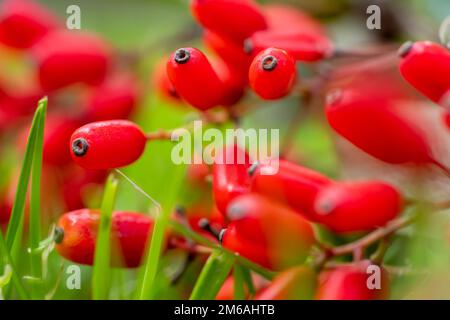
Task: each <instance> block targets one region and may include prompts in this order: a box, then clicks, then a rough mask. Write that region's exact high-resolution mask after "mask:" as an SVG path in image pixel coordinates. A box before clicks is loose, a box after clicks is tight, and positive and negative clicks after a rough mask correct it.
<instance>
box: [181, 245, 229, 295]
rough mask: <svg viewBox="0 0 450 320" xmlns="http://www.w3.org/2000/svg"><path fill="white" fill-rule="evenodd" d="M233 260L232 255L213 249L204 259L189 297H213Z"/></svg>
mask: <svg viewBox="0 0 450 320" xmlns="http://www.w3.org/2000/svg"><path fill="white" fill-rule="evenodd" d="M235 260H236V259H235V256H234V255H231V254H229V253H227V252H224V251H221V250H215V251H214V252H213V253H212V254H211V255H210V256H209V258H208V261H206V264H205V266H204V267H203V269H202V272H201V273H200V276H199V277H198V280H197V282H196V283H195V286H194V289H193V290H192V294H191V297H190V298H189V299H190V300H212V299H214V298H215V297H216V295H217V293H218V292H219V290H220V288H221V287H222V284H223V283H224V281H225V279H226V278H227V276H228V274H229V273H230V270H231V268H233V265H234V262H235Z"/></svg>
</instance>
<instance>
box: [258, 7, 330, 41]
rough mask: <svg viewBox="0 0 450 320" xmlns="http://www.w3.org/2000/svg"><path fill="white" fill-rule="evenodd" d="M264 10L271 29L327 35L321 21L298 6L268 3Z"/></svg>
mask: <svg viewBox="0 0 450 320" xmlns="http://www.w3.org/2000/svg"><path fill="white" fill-rule="evenodd" d="M263 10H264V15H265V16H266V19H267V25H268V30H270V31H278V32H292V31H301V32H303V33H307V34H311V35H314V34H316V35H320V36H324V35H325V30H324V28H323V27H322V25H321V24H320V22H319V21H317V20H315V19H314V18H313V17H311V16H309V15H308V14H307V13H305V12H303V11H301V10H299V9H298V8H296V7H291V6H288V5H280V4H267V5H265V6H264V7H263Z"/></svg>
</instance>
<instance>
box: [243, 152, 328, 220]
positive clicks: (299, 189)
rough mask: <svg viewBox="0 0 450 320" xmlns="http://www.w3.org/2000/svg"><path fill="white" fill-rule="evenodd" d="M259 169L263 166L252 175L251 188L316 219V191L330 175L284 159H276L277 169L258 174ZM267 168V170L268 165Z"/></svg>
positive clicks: (321, 187)
mask: <svg viewBox="0 0 450 320" xmlns="http://www.w3.org/2000/svg"><path fill="white" fill-rule="evenodd" d="M261 169H263V170H264V167H261V168H258V169H257V170H256V171H255V173H254V175H253V178H252V186H251V190H252V192H255V193H258V194H261V195H263V196H265V197H269V198H271V199H273V200H275V201H277V202H279V203H282V204H286V205H288V206H289V207H290V208H291V209H292V210H294V211H296V212H297V213H299V214H301V215H302V216H304V217H305V218H307V219H308V220H311V221H315V220H316V214H315V208H314V201H315V198H316V195H317V193H318V192H319V191H320V190H322V189H323V188H324V187H326V186H327V185H329V184H331V183H332V181H331V179H329V178H328V177H325V176H324V175H322V174H320V173H318V172H315V171H313V170H310V169H308V168H305V167H302V166H299V165H297V164H295V163H292V162H289V161H286V160H279V162H278V172H277V173H275V174H273V175H268V174H262V173H261ZM267 169H268V170H270V166H269V168H267Z"/></svg>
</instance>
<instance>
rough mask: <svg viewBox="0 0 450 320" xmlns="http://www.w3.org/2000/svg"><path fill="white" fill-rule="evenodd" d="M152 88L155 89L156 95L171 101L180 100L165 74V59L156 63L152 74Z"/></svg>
mask: <svg viewBox="0 0 450 320" xmlns="http://www.w3.org/2000/svg"><path fill="white" fill-rule="evenodd" d="M151 80H152V84H153V88H155V89H156V92H157V94H158V95H160V96H161V97H162V98H166V99H169V100H170V101H171V102H178V103H179V102H180V95H179V94H178V93H177V90H176V89H175V87H174V85H173V84H172V81H170V79H169V76H168V74H167V61H166V60H164V61H163V63H158V64H157V65H156V66H155V70H154V71H153V74H152V79H151Z"/></svg>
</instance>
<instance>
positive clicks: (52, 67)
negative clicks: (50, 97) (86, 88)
mask: <svg viewBox="0 0 450 320" xmlns="http://www.w3.org/2000/svg"><path fill="white" fill-rule="evenodd" d="M32 55H33V57H34V58H35V60H36V63H37V65H38V77H39V81H40V84H41V86H42V88H43V89H44V90H46V91H51V90H57V89H61V88H63V87H66V86H69V85H72V84H77V83H84V84H87V85H99V84H100V83H101V82H102V81H103V80H104V79H105V76H106V74H107V72H108V68H109V65H110V63H111V55H110V49H109V47H108V45H107V44H106V43H105V41H103V40H102V39H101V38H99V37H98V36H96V35H93V34H90V33H86V32H76V31H55V32H51V33H49V34H47V35H46V36H45V37H44V38H42V39H41V41H39V43H38V44H36V46H34V47H33V52H32Z"/></svg>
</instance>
